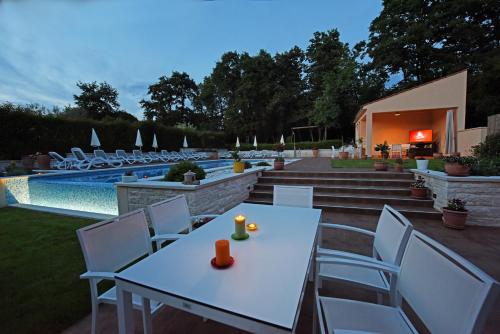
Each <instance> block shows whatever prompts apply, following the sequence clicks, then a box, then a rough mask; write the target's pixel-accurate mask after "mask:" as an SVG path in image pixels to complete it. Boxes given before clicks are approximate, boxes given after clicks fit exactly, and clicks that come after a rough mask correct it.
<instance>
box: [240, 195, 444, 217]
mask: <svg viewBox="0 0 500 334" xmlns="http://www.w3.org/2000/svg"><path fill="white" fill-rule="evenodd" d="M245 203H255V204H267V205H272V200H270V201H269V200H267V199H252V198H249V199H247V200H246V201H245ZM314 207H315V208H317V209H322V210H325V211H330V212H341V213H359V214H369V215H380V213H381V212H382V209H383V207H384V206H383V204H370V205H366V204H359V203H342V204H341V205H338V204H332V203H327V202H321V201H314ZM392 207H393V208H394V209H396V210H398V211H399V212H401V213H402V214H403V215H404V216H405V217H407V218H423V219H435V220H440V219H441V213H440V212H438V211H437V210H435V209H433V208H421V207H417V208H415V207H407V206H403V205H394V206H392Z"/></svg>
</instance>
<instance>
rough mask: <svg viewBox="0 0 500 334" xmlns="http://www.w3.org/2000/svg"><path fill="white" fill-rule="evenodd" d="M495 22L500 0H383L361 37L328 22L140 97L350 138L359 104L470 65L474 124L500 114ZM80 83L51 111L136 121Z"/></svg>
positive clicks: (156, 113) (266, 126)
mask: <svg viewBox="0 0 500 334" xmlns="http://www.w3.org/2000/svg"><path fill="white" fill-rule="evenodd" d="M499 19H500V6H499V2H498V0H453V1H452V0H403V1H401V0H384V2H383V9H382V11H381V13H380V14H379V16H378V17H376V18H375V19H374V20H373V21H372V23H371V25H370V28H369V31H370V34H369V38H368V40H367V41H361V42H359V43H357V44H356V45H354V46H353V47H351V46H349V45H348V44H347V43H345V42H343V41H342V40H341V37H340V33H339V31H338V30H336V29H332V30H329V31H326V32H316V33H314V35H313V36H312V38H311V39H310V41H309V44H308V46H307V47H306V48H305V50H302V49H301V48H299V47H298V46H294V47H292V48H291V49H290V50H288V51H285V52H280V53H276V54H274V55H271V54H270V53H269V52H267V51H266V50H261V51H260V52H259V53H257V54H255V55H250V54H248V53H246V52H236V51H231V52H226V53H224V54H223V55H222V56H221V57H220V59H219V60H218V61H217V62H216V64H215V67H214V68H213V70H212V72H211V73H210V75H208V76H206V77H205V78H204V79H203V80H202V82H200V83H196V82H195V81H194V80H193V79H192V78H191V77H190V76H189V74H188V73H185V72H178V71H174V72H172V73H171V74H170V75H164V76H161V77H160V78H159V79H158V81H157V82H155V83H153V84H151V85H150V86H149V88H148V92H147V97H146V98H145V99H143V100H141V101H139V103H140V105H141V107H142V109H143V112H144V118H145V119H146V120H152V121H156V122H159V123H161V124H163V125H166V126H183V127H192V128H195V129H200V130H211V131H224V132H225V134H226V137H227V138H230V137H235V136H236V135H238V136H240V139H242V140H243V141H245V142H249V141H251V138H253V136H254V135H257V136H258V138H259V140H260V141H266V142H277V141H278V140H279V137H280V136H281V134H282V133H285V135H290V129H291V127H294V126H304V125H318V126H320V127H321V133H320V135H319V136H318V137H320V138H321V139H327V138H340V137H345V138H348V137H352V136H353V125H352V122H353V119H354V116H355V114H356V112H357V111H358V110H359V109H360V107H361V106H362V105H363V104H364V103H366V102H369V101H371V100H374V99H377V98H380V97H382V96H385V95H388V94H392V93H395V92H397V91H400V90H403V89H407V88H410V87H413V86H415V85H418V84H421V83H424V82H427V81H429V80H432V79H435V78H439V77H442V76H444V75H447V74H450V73H453V72H457V71H459V70H462V69H464V68H467V69H468V70H469V82H468V97H467V125H468V126H470V127H472V126H480V125H484V124H485V122H486V117H487V116H488V115H491V114H495V113H499V112H500V91H499V90H498V87H500V66H499V64H500V48H499V44H500V38H499V37H500V36H499V35H500V29H499ZM391 78H392V79H391ZM394 78H400V80H398V81H397V82H396V83H395V84H394V85H392V86H391V87H387V86H388V82H389V80H390V79H391V80H394ZM77 85H78V87H79V88H80V90H81V92H80V94H76V95H74V100H75V105H74V106H67V107H65V108H64V109H62V110H59V109H58V110H55V111H54V112H55V113H56V114H58V115H61V116H64V117H84V118H92V119H98V120H100V119H107V118H121V119H125V120H130V121H134V120H136V119H135V117H134V116H132V115H130V114H128V113H126V112H125V111H124V110H122V109H121V108H120V105H119V103H118V99H117V98H118V92H117V90H116V89H114V88H113V87H111V86H110V85H109V84H107V83H106V82H103V83H97V82H92V83H82V82H79V83H78V84H77ZM318 137H316V139H317V138H318Z"/></svg>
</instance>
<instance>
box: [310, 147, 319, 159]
mask: <svg viewBox="0 0 500 334" xmlns="http://www.w3.org/2000/svg"><path fill="white" fill-rule="evenodd" d="M312 155H313V158H317V157H318V156H319V150H318V149H313V150H312Z"/></svg>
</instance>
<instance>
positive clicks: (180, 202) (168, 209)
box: [148, 195, 191, 234]
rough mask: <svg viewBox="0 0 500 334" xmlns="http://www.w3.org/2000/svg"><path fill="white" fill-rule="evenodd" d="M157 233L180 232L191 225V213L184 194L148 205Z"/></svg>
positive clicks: (152, 223)
mask: <svg viewBox="0 0 500 334" xmlns="http://www.w3.org/2000/svg"><path fill="white" fill-rule="evenodd" d="M148 213H149V218H150V219H151V225H153V229H154V231H155V234H169V233H179V232H181V231H183V230H186V229H189V227H190V226H191V214H190V212H189V207H188V205H187V201H186V197H185V196H184V195H179V196H175V197H172V198H169V199H167V200H164V201H161V202H158V203H154V204H151V205H148Z"/></svg>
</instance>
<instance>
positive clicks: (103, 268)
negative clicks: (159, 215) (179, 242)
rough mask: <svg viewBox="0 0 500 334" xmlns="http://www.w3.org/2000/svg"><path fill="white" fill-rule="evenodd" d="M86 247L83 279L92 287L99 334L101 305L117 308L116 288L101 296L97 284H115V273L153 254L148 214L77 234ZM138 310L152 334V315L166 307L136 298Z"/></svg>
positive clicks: (134, 213) (134, 214) (136, 213)
mask: <svg viewBox="0 0 500 334" xmlns="http://www.w3.org/2000/svg"><path fill="white" fill-rule="evenodd" d="M76 233H77V235H78V240H79V241H80V245H81V247H82V252H83V256H84V259H85V264H86V266H87V272H85V273H84V274H82V275H80V278H82V279H88V280H89V283H90V298H91V303H92V328H91V331H92V334H94V333H96V327H97V314H98V310H99V304H101V303H107V304H115V305H116V287H113V288H111V289H109V290H107V291H106V292H104V293H102V294H99V291H98V289H97V284H98V283H99V282H100V281H102V280H111V281H114V278H115V272H116V271H117V270H119V269H121V268H123V267H125V266H126V265H128V264H130V263H132V262H134V261H136V260H137V259H139V258H140V257H142V256H144V255H147V254H152V252H153V250H152V247H151V239H150V236H149V229H148V224H147V221H146V217H145V215H144V210H143V209H140V210H136V211H132V212H130V213H127V214H125V215H122V216H119V217H116V218H113V219H111V220H107V221H103V222H100V223H97V224H93V225H89V226H86V227H84V228H81V229H79V230H77V231H76ZM132 304H133V306H134V308H136V309H139V310H141V311H142V317H143V323H144V333H151V330H150V329H151V314H152V313H156V312H157V311H158V310H159V309H160V307H161V306H162V304H160V303H159V302H156V301H153V300H148V299H145V298H142V297H140V296H138V295H133V296H132Z"/></svg>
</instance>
